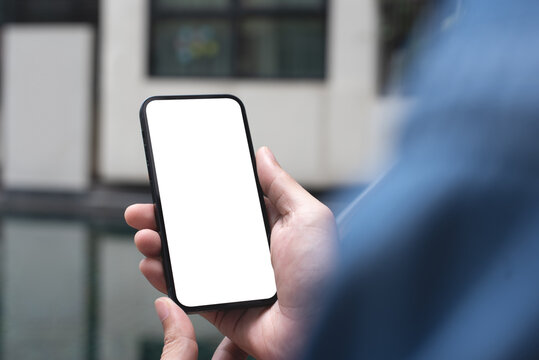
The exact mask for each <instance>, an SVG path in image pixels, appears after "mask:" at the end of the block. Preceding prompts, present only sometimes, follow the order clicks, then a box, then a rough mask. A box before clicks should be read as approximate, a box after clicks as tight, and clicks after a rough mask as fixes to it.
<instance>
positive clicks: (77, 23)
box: [0, 0, 432, 359]
mask: <svg viewBox="0 0 539 360" xmlns="http://www.w3.org/2000/svg"><path fill="white" fill-rule="evenodd" d="M430 2H432V1H430ZM430 2H429V1H428V0H333V1H331V0H196V1H195V0H106V1H105V0H103V1H97V0H47V1H43V0H0V66H1V69H2V71H1V72H0V139H1V147H0V174H1V190H0V358H1V359H14V358H16V359H51V358H54V359H157V358H159V354H160V351H161V346H162V335H161V327H160V323H159V321H158V319H157V317H156V316H155V314H154V309H153V300H154V299H155V298H156V297H157V296H158V295H159V294H158V293H157V291H155V290H153V289H152V288H151V287H150V285H148V284H147V283H146V282H145V280H144V279H143V277H142V275H140V274H139V272H138V262H139V261H140V259H141V256H140V255H139V254H138V253H137V251H136V249H135V247H134V246H133V244H132V236H133V234H134V231H132V230H131V229H129V228H128V227H127V225H125V224H124V223H123V210H124V208H125V206H127V205H128V204H131V203H134V202H150V201H151V196H150V192H149V187H148V178H147V171H146V165H145V158H144V152H143V146H142V139H141V135H140V128H139V118H138V111H139V107H140V105H141V103H142V101H143V100H144V99H145V98H146V97H149V96H152V95H165V94H204V93H212V94H214V93H230V94H234V95H237V96H238V97H240V98H241V99H242V100H243V102H244V103H245V105H246V108H247V114H248V118H249V123H250V127H251V132H252V137H253V141H254V144H255V147H259V146H261V145H268V146H269V147H270V148H272V149H273V151H274V152H275V154H276V156H277V158H278V159H279V161H280V163H281V164H282V165H283V167H284V168H285V169H287V170H288V171H289V172H290V173H291V174H292V175H293V176H294V177H296V178H297V179H298V180H299V181H300V182H301V183H302V184H303V185H304V186H305V187H307V188H308V189H309V190H310V191H312V192H313V193H314V194H315V196H318V197H319V198H320V199H321V200H322V201H324V202H326V203H327V204H328V205H329V206H330V207H331V208H332V209H333V210H334V211H335V212H338V211H339V209H341V208H342V207H343V206H345V205H346V204H345V203H343V202H342V201H339V200H336V199H337V197H336V196H335V195H333V194H336V193H338V192H340V191H343V190H345V189H350V188H352V189H361V187H362V186H364V185H365V184H367V183H368V182H369V181H370V180H371V179H372V178H373V177H374V176H375V175H376V173H377V172H378V171H379V170H380V169H381V168H383V166H384V163H385V162H386V161H387V159H388V158H390V154H391V149H392V146H393V143H394V133H395V129H396V128H397V127H398V118H399V117H398V115H399V114H402V113H403V112H404V111H405V109H406V104H407V103H409V101H410V99H407V98H406V97H404V96H402V95H399V93H398V92H396V91H393V90H392V89H394V88H395V87H396V86H397V85H398V83H399V76H398V74H400V73H402V71H403V69H405V67H406V63H407V59H409V58H410V57H411V56H413V51H411V50H410V49H413V46H410V43H411V41H410V34H411V29H412V27H413V24H414V23H417V22H418V19H420V18H421V16H422V14H424V13H425V12H426V11H427V10H428V6H429V3H430ZM410 53H412V55H410ZM390 74H393V75H391V76H390ZM395 74H396V75H395ZM192 319H193V322H194V323H195V327H196V331H197V336H198V340H199V343H200V358H201V359H206V358H210V357H211V353H212V351H213V349H214V348H215V346H216V345H217V343H218V342H219V341H220V338H221V336H220V335H219V334H218V333H217V332H216V331H215V330H213V329H212V327H211V326H210V325H208V324H207V323H206V322H205V321H204V320H202V319H201V318H200V317H198V316H192Z"/></svg>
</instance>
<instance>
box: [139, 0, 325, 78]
mask: <svg viewBox="0 0 539 360" xmlns="http://www.w3.org/2000/svg"><path fill="white" fill-rule="evenodd" d="M326 14H327V0H151V21H150V26H151V30H150V43H151V44H150V69H149V72H150V75H152V76H167V77H171V76H172V77H173V76H196V77H246V78H315V79H320V78H324V76H325V64H326V60H325V59H326V54H325V53H326Z"/></svg>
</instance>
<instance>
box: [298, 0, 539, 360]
mask: <svg viewBox="0 0 539 360" xmlns="http://www.w3.org/2000/svg"><path fill="white" fill-rule="evenodd" d="M444 6H446V9H448V7H452V6H454V4H451V2H446V3H445V5H444ZM442 12H443V11H442ZM442 12H441V13H442ZM436 16H441V15H435V17H436ZM452 22H453V23H452V25H451V27H450V28H449V29H448V30H446V31H443V32H441V33H440V34H437V35H434V36H432V37H431V39H430V45H429V46H427V47H426V49H425V50H424V52H423V53H422V55H421V56H420V59H419V60H418V61H417V62H416V65H415V66H414V67H413V69H412V70H411V72H410V74H411V75H410V81H409V82H408V84H409V88H410V89H411V90H412V92H413V93H414V97H415V98H416V99H417V105H416V106H415V107H414V109H413V111H412V112H411V114H410V115H409V117H408V119H407V122H406V124H407V125H406V127H405V129H404V131H403V134H402V137H401V142H400V147H399V154H398V158H397V161H396V163H395V165H394V166H393V167H392V168H391V170H390V171H389V172H388V173H387V174H386V175H385V176H384V177H383V178H382V179H381V180H380V181H379V182H378V183H377V184H376V185H375V186H374V187H373V188H372V189H370V190H369V191H368V192H367V193H366V194H363V196H362V198H361V200H359V201H357V202H356V204H355V206H354V208H353V209H351V210H350V211H349V213H348V214H347V215H346V216H345V217H344V218H343V219H342V221H341V223H340V226H341V231H342V233H343V234H344V235H343V238H342V247H341V250H342V251H341V257H340V265H339V269H338V271H337V274H336V276H335V278H334V279H333V282H332V286H333V289H332V291H331V295H330V296H329V299H326V311H325V313H324V314H323V316H322V319H321V320H320V323H319V326H318V328H317V330H316V332H315V333H314V334H313V336H312V339H313V340H312V343H311V345H310V347H309V348H308V350H307V353H306V355H305V358H306V359H438V360H440V359H483V360H484V359H539V1H538V0H511V1H508V0H469V1H463V2H462V7H461V9H460V10H459V13H458V15H457V17H456V19H453V20H452ZM432 23H436V24H438V25H439V24H440V23H441V22H440V21H433V22H432ZM429 29H430V30H429ZM427 30H429V31H430V32H431V33H432V32H433V30H432V28H427Z"/></svg>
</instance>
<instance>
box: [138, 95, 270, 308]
mask: <svg viewBox="0 0 539 360" xmlns="http://www.w3.org/2000/svg"><path fill="white" fill-rule="evenodd" d="M193 99H232V100H234V101H236V102H237V103H238V104H239V105H240V108H241V113H242V117H243V124H244V128H245V135H246V137H247V143H248V147H249V154H250V156H251V163H252V166H253V174H254V177H255V182H256V187H257V190H258V198H259V202H260V208H261V210H262V216H263V218H264V226H265V228H266V236H267V238H268V247H270V246H271V244H270V237H271V228H270V225H269V221H268V215H267V211H266V206H265V202H264V194H263V191H262V187H261V186H260V181H259V179H258V172H257V168H256V158H255V152H254V149H253V142H252V140H251V133H250V131H249V124H248V123H247V112H246V111H245V106H244V105H243V103H242V101H241V100H240V99H239V98H238V97H236V96H234V95H230V94H209V95H159V96H152V97H149V98H147V99H146V100H145V101H144V102H143V103H142V106H141V108H140V124H141V129H142V139H143V142H144V153H145V154H146V165H147V167H148V174H149V178H150V187H151V191H152V199H153V203H154V212H155V219H156V224H157V228H158V229H157V230H158V232H159V236H160V238H161V259H162V263H163V270H164V274H165V280H166V286H167V293H168V297H169V298H171V299H172V300H173V301H174V302H175V303H176V304H178V306H180V307H181V308H182V309H183V310H184V311H185V312H186V313H198V312H204V311H214V310H228V309H237V308H246V307H260V306H269V305H272V304H273V303H275V301H277V293H275V295H273V296H272V297H270V298H268V299H259V300H249V301H240V302H233V303H222V304H212V305H202V306H194V307H193V306H186V305H183V304H182V303H180V301H179V300H178V298H177V296H176V289H175V286H174V277H173V274H172V265H171V262H170V254H169V250H168V241H167V236H166V231H165V222H164V218H163V210H162V207H161V197H160V194H159V185H158V181H157V173H156V170H155V163H154V159H153V151H152V143H151V138H150V131H149V127H148V119H147V116H146V108H147V106H148V104H149V103H151V102H152V101H155V100H193Z"/></svg>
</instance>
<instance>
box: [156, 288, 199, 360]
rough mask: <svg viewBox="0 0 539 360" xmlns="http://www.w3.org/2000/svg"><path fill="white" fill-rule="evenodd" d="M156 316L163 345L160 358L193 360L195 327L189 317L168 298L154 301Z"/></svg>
mask: <svg viewBox="0 0 539 360" xmlns="http://www.w3.org/2000/svg"><path fill="white" fill-rule="evenodd" d="M155 310H156V311H157V316H159V320H161V324H162V325H163V332H164V334H165V346H164V347H163V354H162V355H161V359H162V360H195V359H197V357H198V346H197V342H196V337H195V329H194V328H193V324H192V323H191V320H189V317H188V316H187V315H186V314H185V312H183V310H182V309H180V308H179V307H178V306H177V305H176V304H175V303H174V302H173V301H172V300H170V299H169V298H165V297H162V298H159V299H157V300H156V301H155Z"/></svg>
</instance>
